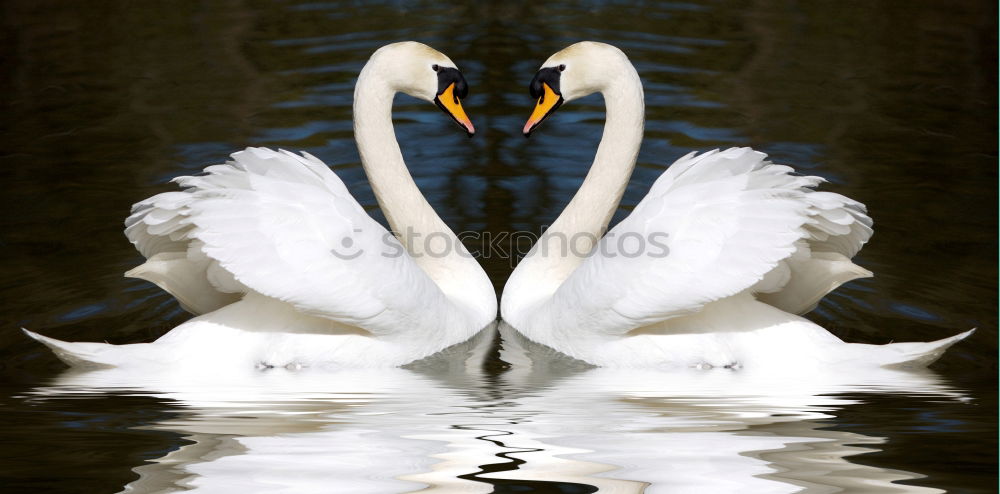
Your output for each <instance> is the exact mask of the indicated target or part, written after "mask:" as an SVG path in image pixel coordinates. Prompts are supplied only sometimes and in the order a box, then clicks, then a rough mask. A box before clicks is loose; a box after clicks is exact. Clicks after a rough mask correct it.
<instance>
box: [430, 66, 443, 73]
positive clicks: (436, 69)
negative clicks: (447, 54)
mask: <svg viewBox="0 0 1000 494" xmlns="http://www.w3.org/2000/svg"><path fill="white" fill-rule="evenodd" d="M440 68H441V67H438V64H434V65H431V69H433V70H434V72H437V71H438V70H439V69H440Z"/></svg>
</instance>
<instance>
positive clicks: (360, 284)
mask: <svg viewBox="0 0 1000 494" xmlns="http://www.w3.org/2000/svg"><path fill="white" fill-rule="evenodd" d="M398 91H401V92H404V93H407V94H410V95H412V96H414V97H417V98H420V99H423V100H427V101H433V102H434V103H436V104H437V105H438V106H439V107H441V108H442V109H443V110H444V111H445V112H446V113H448V114H449V115H450V116H451V117H452V118H454V119H455V121H456V122H458V123H459V124H460V125H462V126H463V127H464V128H465V129H466V131H467V132H468V133H469V135H471V134H472V133H473V132H474V129H473V127H472V123H471V122H470V121H469V119H468V117H466V115H465V112H464V110H463V109H462V106H461V104H460V102H459V97H464V96H465V95H466V92H467V86H466V82H465V79H464V78H463V77H462V74H461V73H460V72H459V71H458V70H457V69H456V68H455V64H454V63H452V61H451V60H450V59H448V57H446V56H445V55H443V54H441V53H440V52H438V51H436V50H434V49H432V48H430V47H428V46H426V45H423V44H420V43H414V42H406V43H396V44H392V45H388V46H385V47H383V48H381V49H379V50H378V51H376V52H375V54H374V55H372V57H371V59H370V60H369V61H368V63H367V65H365V67H364V69H363V70H362V71H361V75H360V76H359V77H358V82H357V86H356V89H355V93H354V118H355V137H356V139H357V143H358V149H359V151H360V154H361V160H362V164H363V165H364V168H365V171H366V172H367V174H368V177H369V179H370V181H371V184H372V188H373V189H374V191H375V195H376V197H377V198H378V202H379V205H380V206H381V207H382V211H383V212H384V213H385V216H386V218H387V219H388V220H389V224H390V225H391V226H392V228H393V229H394V231H395V232H396V233H397V235H399V239H398V240H397V238H396V237H394V236H393V235H391V234H389V233H388V232H387V231H386V230H385V228H383V227H382V226H380V225H379V224H378V223H376V222H375V221H374V220H373V219H371V218H370V217H369V216H368V214H367V213H365V211H364V210H363V209H362V208H361V206H360V205H359V204H358V202H357V201H356V200H355V199H354V198H353V197H352V196H351V195H350V193H349V192H348V190H347V188H346V187H345V186H344V183H343V182H341V180H340V179H339V178H338V177H337V175H336V174H334V173H333V172H332V171H331V170H330V169H329V168H327V166H326V165H324V164H323V163H322V162H321V161H319V160H318V159H316V158H314V157H312V156H310V155H308V154H303V156H297V155H294V154H291V153H288V152H284V151H282V152H274V151H271V150H268V149H259V148H249V149H247V150H245V151H241V152H238V153H235V154H233V160H232V161H230V162H228V163H226V164H224V165H216V166H211V167H208V168H206V169H205V173H204V174H203V175H199V176H193V177H181V178H179V179H177V182H178V183H180V184H181V186H182V187H184V188H185V190H184V191H181V192H166V193H163V194H158V195H156V196H153V197H151V198H149V199H147V200H145V201H142V202H140V203H138V204H136V206H135V208H134V214H133V215H132V216H131V217H129V219H128V220H127V221H126V224H127V225H128V228H127V229H126V233H127V235H128V237H129V239H130V240H132V242H133V243H135V244H136V247H137V248H138V249H139V251H140V252H142V254H143V255H144V256H146V257H147V258H148V261H147V262H146V263H145V264H143V265H142V266H139V267H138V268H136V269H133V270H132V271H130V272H129V273H128V275H129V276H132V277H137V278H143V279H147V280H149V281H152V282H154V283H156V284H157V285H159V286H160V287H162V288H163V289H165V290H166V291H168V292H170V293H171V294H172V295H173V296H174V297H176V298H177V300H178V301H180V303H181V305H182V306H183V307H184V308H186V309H187V310H189V311H190V312H193V313H194V314H201V315H200V316H199V317H196V318H194V319H192V320H190V321H188V322H186V323H184V324H182V325H180V326H178V327H177V328H175V329H173V330H172V331H171V332H170V333H168V334H166V335H164V336H163V337H161V338H160V339H158V340H157V341H155V342H153V343H148V344H135V345H121V346H116V345H108V344H102V343H65V342H62V341H59V340H54V339H51V338H45V337H42V336H39V335H36V334H33V333H29V334H30V335H31V336H33V337H34V338H36V339H38V340H39V341H41V342H42V343H45V344H46V345H48V346H49V347H50V348H52V349H53V350H54V351H55V353H56V355H58V356H59V357H60V358H62V359H63V360H64V361H66V362H67V363H70V364H102V365H112V366H130V365H142V364H150V363H153V364H163V365H170V366H188V367H191V366H197V367H204V365H205V364H207V365H211V366H214V367H216V368H231V367H252V366H253V365H255V364H258V365H262V366H264V367H272V366H286V365H288V366H302V365H305V366H309V365H320V364H339V365H352V366H387V365H400V364H405V363H407V362H410V361H413V360H416V359H419V358H422V357H424V356H427V355H429V354H432V353H434V352H436V351H438V350H441V349H442V348H445V347H447V346H448V345H452V344H455V343H458V342H461V341H463V340H465V339H466V338H469V337H470V336H472V335H473V334H474V333H476V332H477V331H479V330H480V329H482V328H483V327H485V326H486V325H487V324H488V323H489V322H490V321H492V320H493V319H494V318H495V316H496V295H495V292H494V291H493V287H492V285H491V283H490V281H489V279H488V278H487V276H486V274H485V272H484V271H483V269H482V268H481V267H480V266H479V264H478V263H477V262H476V261H475V260H474V259H473V258H472V256H471V255H470V254H469V253H468V251H466V249H465V248H464V247H463V246H462V244H461V242H460V241H459V240H458V238H457V237H456V236H455V234H454V233H452V231H451V230H450V229H449V228H448V226H447V225H445V224H444V222H443V221H442V220H441V219H440V218H439V217H438V215H437V214H435V212H434V210H433V209H432V208H431V206H430V204H428V202H427V200H426V199H424V197H423V195H421V193H420V191H419V190H418V189H417V187H416V184H415V183H414V182H413V178H412V177H411V176H410V174H409V172H408V171H407V169H406V165H405V163H404V162H403V157H402V154H401V153H400V150H399V146H398V144H397V143H396V138H395V134H394V132H393V127H392V115H391V112H392V100H393V96H394V94H395V93H396V92H398ZM401 242H402V243H401ZM241 297H242V299H241Z"/></svg>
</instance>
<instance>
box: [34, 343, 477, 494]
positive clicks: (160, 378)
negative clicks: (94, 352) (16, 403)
mask: <svg viewBox="0 0 1000 494" xmlns="http://www.w3.org/2000/svg"><path fill="white" fill-rule="evenodd" d="M495 333H496V332H495V330H494V329H493V325H490V326H489V327H488V328H487V329H485V330H484V331H482V332H481V333H479V334H478V335H476V336H474V337H473V338H472V339H470V340H467V341H466V342H463V343H461V344H459V345H455V346H453V347H450V348H448V349H446V351H445V352H442V353H439V354H436V355H434V356H432V357H430V358H428V359H424V360H421V361H418V362H415V363H413V364H411V365H410V366H407V368H379V369H343V370H338V371H328V370H323V369H308V368H307V369H298V370H288V369H284V368H275V369H270V370H267V371H264V372H261V371H254V370H253V369H246V371H245V372H243V373H242V374H236V373H229V374H225V375H219V374H207V375H205V376H204V377H203V378H202V379H199V380H192V379H180V378H178V376H177V374H176V373H174V372H169V371H166V370H157V369H150V371H149V372H144V373H136V372H130V371H129V369H127V368H108V369H93V370H82V369H79V370H78V369H70V370H68V371H66V372H65V373H64V374H63V375H61V376H59V377H58V378H57V379H55V380H54V382H52V383H51V384H50V385H48V386H44V387H40V388H36V389H35V390H33V391H32V392H31V393H30V394H29V399H31V400H59V399H63V398H69V399H74V400H78V399H86V398H87V397H94V398H105V399H106V398H108V395H111V396H110V397H111V398H112V399H113V398H114V397H115V396H145V397H155V398H159V399H160V400H168V401H169V402H172V403H173V404H175V406H176V408H173V407H170V409H172V412H171V413H170V414H169V415H171V416H172V417H171V418H169V419H166V420H163V421H160V422H158V423H155V424H152V425H147V424H143V425H142V427H143V428H153V429H156V430H164V431H174V432H178V433H181V434H183V435H184V439H185V441H184V443H183V444H182V445H181V446H180V447H179V448H178V449H175V450H173V451H170V452H169V453H167V454H166V455H164V456H162V457H160V458H155V459H153V460H152V461H150V462H148V463H145V464H142V465H140V466H137V467H135V468H133V471H134V472H135V473H136V474H138V476H139V478H138V479H136V480H135V481H133V482H131V483H129V484H128V485H127V486H125V487H124V490H123V491H122V492H143V493H164V492H177V491H178V490H188V489H191V490H195V491H197V492H233V491H239V492H247V493H251V492H296V493H308V492H357V493H361V492H372V493H385V492H410V491H416V490H419V489H420V488H421V487H422V485H430V486H434V487H436V488H438V489H440V490H442V491H447V488H449V487H450V488H454V489H455V490H456V491H458V492H470V493H476V492H483V493H486V492H491V489H490V486H489V484H487V483H482V482H476V481H475V480H465V479H462V478H457V476H459V475H467V474H471V473H474V472H476V471H477V469H478V465H483V464H487V463H490V462H491V461H492V460H493V459H495V458H491V457H492V452H491V451H489V450H485V451H477V450H476V448H475V446H476V445H477V444H481V441H479V440H478V439H477V436H479V435H481V434H482V432H481V431H476V430H462V429H458V428H455V427H453V424H455V422H456V421H461V420H463V419H466V420H468V415H469V414H470V413H475V410H474V409H470V411H468V412H463V411H462V410H461V408H464V405H465V402H466V401H467V400H468V398H466V395H467V394H468V393H469V392H470V391H469V390H474V389H475V388H476V387H477V386H481V382H482V379H481V374H482V371H481V368H482V364H483V359H484V357H485V355H486V352H487V351H488V350H489V348H490V347H491V346H492V343H493V337H494V335H495ZM476 396H478V395H476ZM417 404H419V406H416V405H417ZM469 421H470V422H474V421H475V420H469ZM430 492H437V491H436V490H433V489H432V490H430Z"/></svg>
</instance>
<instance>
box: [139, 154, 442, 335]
mask: <svg viewBox="0 0 1000 494" xmlns="http://www.w3.org/2000/svg"><path fill="white" fill-rule="evenodd" d="M232 158H233V159H232V161H229V162H227V163H226V164H222V165H215V166H210V167H208V168H206V169H205V171H204V173H202V174H201V175H199V176H190V177H178V178H176V179H174V181H175V182H177V183H178V184H180V185H181V187H183V188H184V190H182V191H179V192H166V193H162V194H158V195H155V196H153V197H151V198H149V199H147V200H145V201H142V202H140V203H138V204H136V205H135V206H134V207H133V214H132V215H131V216H130V217H129V218H128V219H127V220H126V227H127V228H126V230H125V232H126V235H127V236H128V238H129V239H130V240H131V241H132V242H133V243H134V244H135V245H136V248H137V249H139V251H140V252H141V253H142V254H143V255H144V256H146V257H147V258H148V259H149V261H147V263H146V264H144V265H143V266H141V267H140V268H137V269H136V270H133V271H132V272H130V275H132V276H135V277H140V278H145V279H150V280H151V281H154V282H156V283H157V284H159V285H160V286H161V287H163V288H164V289H166V290H167V291H169V292H170V293H171V294H173V295H174V296H175V297H177V298H178V300H180V301H181V303H182V304H183V305H184V306H185V308H187V309H188V310H191V311H192V312H195V313H203V312H207V311H210V310H214V309H216V308H218V307H219V306H221V305H225V304H226V303H229V302H231V301H232V300H234V299H237V298H239V296H241V295H242V294H243V293H247V292H249V291H253V292H257V293H260V294H262V295H265V296H268V297H271V298H275V299H278V300H282V301H285V302H287V303H289V304H291V305H292V306H294V307H295V308H296V309H298V310H299V311H301V312H303V313H306V314H310V315H314V316H319V317H324V318H327V319H331V320H334V321H337V322H340V323H344V324H348V325H351V326H355V327H358V328H361V329H364V330H366V331H369V332H371V333H374V334H386V333H391V332H394V331H398V330H399V329H401V328H403V327H406V326H408V325H410V324H412V323H416V322H417V321H415V320H414V319H415V318H420V317H425V316H423V315H421V314H424V315H426V317H437V316H438V312H437V311H435V310H433V309H434V308H435V307H438V308H443V307H446V306H447V304H448V301H447V299H446V297H445V296H444V294H443V293H442V292H441V290H440V289H439V288H438V286H437V285H436V284H435V283H434V281H433V280H431V279H430V278H429V277H428V276H427V274H426V273H425V272H424V271H423V270H421V269H420V267H419V266H417V265H416V263H415V262H414V261H413V259H412V258H411V257H410V256H409V255H408V254H407V253H406V251H405V249H404V248H403V247H402V245H400V244H399V242H398V241H397V240H396V238H395V237H393V236H392V235H391V234H390V233H389V232H388V231H387V230H386V229H385V228H384V227H382V226H381V225H379V224H378V223H377V222H376V221H374V220H373V219H371V217H369V216H368V214H367V213H365V211H364V209H362V208H361V206H360V205H359V204H358V202H357V201H356V200H355V199H354V198H353V197H351V195H350V193H349V192H348V191H347V188H346V187H345V186H344V183H343V182H342V181H341V180H340V179H339V178H338V177H337V175H336V174H334V173H333V171H331V170H330V169H329V168H328V167H327V166H326V165H325V164H323V162H321V161H320V160H318V159H316V158H315V157H313V156H311V155H309V154H308V153H303V155H302V156H299V155H296V154H293V153H289V152H287V151H272V150H270V149H264V148H247V149H246V150H244V151H240V152H238V153H234V154H233V155H232ZM220 304H221V305H220Z"/></svg>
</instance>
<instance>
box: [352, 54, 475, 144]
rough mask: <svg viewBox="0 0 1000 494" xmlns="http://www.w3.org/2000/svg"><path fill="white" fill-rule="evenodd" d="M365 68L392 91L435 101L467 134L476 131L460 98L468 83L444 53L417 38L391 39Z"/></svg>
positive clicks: (467, 88) (467, 92) (372, 57)
mask: <svg viewBox="0 0 1000 494" xmlns="http://www.w3.org/2000/svg"><path fill="white" fill-rule="evenodd" d="M365 71H371V72H372V73H374V74H375V75H377V76H378V78H380V79H381V80H382V81H384V82H385V83H386V84H387V85H388V86H389V88H390V89H391V90H392V91H395V92H401V93H405V94H408V95H410V96H413V97H414V98H418V99H422V100H424V101H428V102H432V103H434V104H435V105H437V107H438V108H440V109H441V110H442V111H444V112H445V113H446V114H447V115H448V116H450V117H451V118H452V120H454V121H455V123H457V124H458V125H459V126H461V127H462V128H463V129H464V130H465V131H466V132H467V133H468V134H469V137H472V135H473V134H475V132H476V128H475V127H473V125H472V121H471V120H469V116H468V115H466V114H465V109H463V108H462V102H461V100H462V98H465V97H466V96H467V95H468V94H469V85H468V83H466V82H465V77H464V76H463V75H462V73H461V72H459V70H458V68H457V67H456V66H455V62H452V61H451V59H450V58H448V57H447V56H446V55H445V54H444V53H441V52H439V51H437V50H435V49H434V48H431V47H429V46H427V45H425V44H423V43H418V42H416V41H404V42H401V43H393V44H390V45H386V46H383V47H382V48H379V49H378V50H377V51H375V53H374V54H372V56H371V58H370V59H369V60H368V65H366V66H365ZM359 89H360V88H359Z"/></svg>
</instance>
